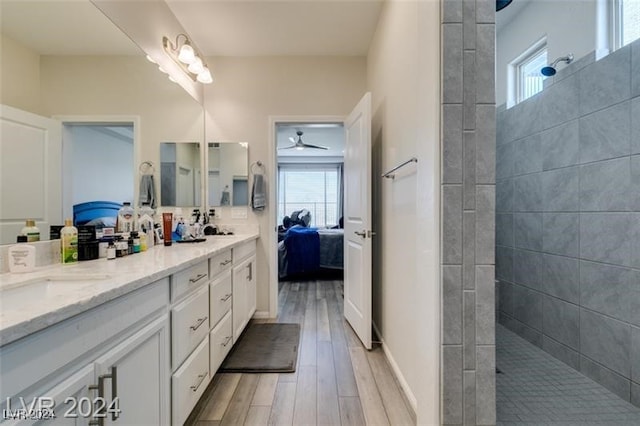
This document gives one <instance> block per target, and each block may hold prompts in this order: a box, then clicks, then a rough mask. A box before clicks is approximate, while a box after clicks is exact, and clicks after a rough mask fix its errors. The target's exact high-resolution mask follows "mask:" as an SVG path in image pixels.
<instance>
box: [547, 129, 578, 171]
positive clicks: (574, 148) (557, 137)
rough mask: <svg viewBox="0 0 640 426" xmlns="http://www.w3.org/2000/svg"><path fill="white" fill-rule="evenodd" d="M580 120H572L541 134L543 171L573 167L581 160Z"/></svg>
mask: <svg viewBox="0 0 640 426" xmlns="http://www.w3.org/2000/svg"><path fill="white" fill-rule="evenodd" d="M579 135H580V133H579V126H578V120H572V121H570V122H568V123H565V124H561V125H559V126H557V127H553V128H551V129H549V130H546V131H544V132H542V133H541V136H540V137H541V143H542V168H543V170H551V169H557V168H560V167H567V166H573V165H574V164H577V163H578V160H579V146H580V137H579Z"/></svg>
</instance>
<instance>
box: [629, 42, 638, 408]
mask: <svg viewBox="0 0 640 426" xmlns="http://www.w3.org/2000/svg"><path fill="white" fill-rule="evenodd" d="M631 96H634V97H635V96H640V43H638V40H636V41H635V42H633V43H631ZM639 405H640V404H639Z"/></svg>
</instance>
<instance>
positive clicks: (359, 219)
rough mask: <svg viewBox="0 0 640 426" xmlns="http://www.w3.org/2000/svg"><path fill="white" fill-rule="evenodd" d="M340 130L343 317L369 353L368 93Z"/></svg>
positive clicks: (369, 141) (369, 179)
mask: <svg viewBox="0 0 640 426" xmlns="http://www.w3.org/2000/svg"><path fill="white" fill-rule="evenodd" d="M344 127H345V153H344V316H345V318H346V319H347V321H348V322H349V324H351V327H353V330H354V331H355V332H356V334H357V335H358V337H359V338H360V340H361V341H362V344H363V345H364V346H365V347H366V348H367V349H371V237H372V235H373V232H372V230H371V93H366V94H365V95H364V97H363V98H362V99H361V100H360V102H359V103H358V105H357V106H356V107H355V109H354V110H353V111H352V112H351V114H350V115H349V117H348V118H347V120H346V121H345V126H344Z"/></svg>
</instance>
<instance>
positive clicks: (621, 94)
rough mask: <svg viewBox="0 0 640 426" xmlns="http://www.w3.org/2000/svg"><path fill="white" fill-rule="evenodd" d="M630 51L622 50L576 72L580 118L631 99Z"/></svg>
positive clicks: (626, 47) (628, 49) (625, 48)
mask: <svg viewBox="0 0 640 426" xmlns="http://www.w3.org/2000/svg"><path fill="white" fill-rule="evenodd" d="M630 69H631V48H630V46H625V47H623V48H621V49H619V50H617V51H615V52H613V53H611V54H609V55H608V56H606V57H605V58H602V59H600V60H599V61H597V62H595V63H594V64H592V65H590V66H589V67H587V68H585V69H582V70H581V71H579V72H578V74H577V75H578V77H579V80H580V103H579V105H580V114H581V115H586V114H589V113H591V112H593V111H596V110H599V109H603V108H606V107H608V106H611V105H613V104H616V103H618V102H622V101H624V100H625V99H628V98H629V97H630V95H631V79H630V78H629V77H630V76H629V72H630Z"/></svg>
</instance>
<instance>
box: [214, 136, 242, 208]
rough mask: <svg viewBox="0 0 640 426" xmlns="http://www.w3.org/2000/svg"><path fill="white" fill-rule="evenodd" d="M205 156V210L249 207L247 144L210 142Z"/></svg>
mask: <svg viewBox="0 0 640 426" xmlns="http://www.w3.org/2000/svg"><path fill="white" fill-rule="evenodd" d="M207 155H208V163H207V164H208V176H207V190H208V194H207V196H208V199H209V206H210V207H219V206H247V205H249V144H248V143H246V142H210V143H209V144H208V147H207Z"/></svg>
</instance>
